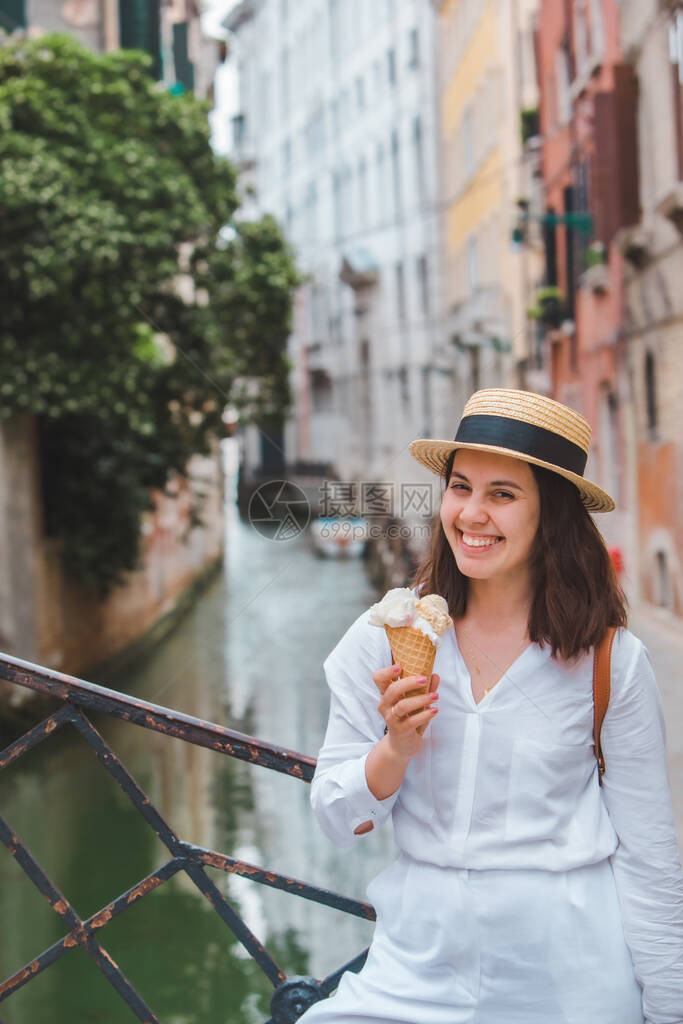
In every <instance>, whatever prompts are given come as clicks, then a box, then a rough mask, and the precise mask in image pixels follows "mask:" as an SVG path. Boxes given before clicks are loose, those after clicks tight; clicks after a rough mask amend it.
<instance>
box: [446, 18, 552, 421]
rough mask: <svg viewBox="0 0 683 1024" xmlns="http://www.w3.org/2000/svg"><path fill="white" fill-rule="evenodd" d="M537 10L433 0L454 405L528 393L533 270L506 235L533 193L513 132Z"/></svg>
mask: <svg viewBox="0 0 683 1024" xmlns="http://www.w3.org/2000/svg"><path fill="white" fill-rule="evenodd" d="M537 7H538V3H537V2H536V0H522V2H517V3H500V2H497V0H488V2H485V3H481V2H478V0H442V2H441V3H440V4H438V8H439V26H438V32H437V37H438V41H439V43H438V57H437V64H438V91H439V112H440V150H441V160H440V164H441V177H440V182H441V193H440V209H441V213H442V245H443V252H444V258H443V266H444V294H443V299H444V304H445V310H444V312H445V319H446V323H447V329H448V338H449V343H450V345H451V346H452V358H453V360H454V363H455V365H456V367H457V372H458V377H459V381H460V385H461V386H460V391H461V393H462V402H461V403H460V404H461V405H462V404H464V401H465V400H466V398H467V396H468V394H470V393H471V392H472V391H475V390H477V389H478V388H480V387H492V386H494V387H495V386H498V387H500V386H501V385H506V386H525V385H526V383H527V382H526V370H527V368H528V365H529V363H530V361H532V360H531V356H532V355H533V351H534V345H533V331H529V329H528V325H527V316H526V308H527V306H528V305H529V301H530V296H531V295H532V293H533V285H534V284H535V282H536V279H537V277H538V275H539V273H540V270H541V266H540V263H539V256H538V249H537V246H534V245H533V240H534V237H535V236H534V233H533V232H531V231H530V230H528V229H525V241H526V244H525V245H521V244H519V240H515V237H514V231H515V228H516V226H517V225H518V223H519V222H520V219H521V217H522V215H523V214H524V213H526V214H527V215H528V212H529V210H530V209H531V208H532V206H533V204H532V197H533V195H534V194H535V191H537V188H536V178H535V176H534V173H533V172H534V163H537V159H536V160H534V152H536V153H537V150H538V146H536V147H535V150H534V147H533V146H525V134H523V131H522V128H523V125H524V124H525V123H526V122H525V119H524V118H523V117H522V112H523V111H527V112H532V113H533V112H534V111H535V109H536V108H537V106H538V85H537V75H536V59H535V52H534V45H533V42H534V28H535V22H534V19H535V14H536V9H537ZM537 134H538V133H537V129H536V128H534V130H533V131H531V132H527V133H526V137H528V138H529V139H530V138H531V137H532V135H533V136H534V137H536V136H537ZM532 326H533V325H532ZM459 411H460V410H459V409H458V410H456V412H459Z"/></svg>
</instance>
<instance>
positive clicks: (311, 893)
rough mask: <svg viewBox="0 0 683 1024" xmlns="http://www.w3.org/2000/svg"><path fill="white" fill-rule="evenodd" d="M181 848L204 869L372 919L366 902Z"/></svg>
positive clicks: (198, 848)
mask: <svg viewBox="0 0 683 1024" xmlns="http://www.w3.org/2000/svg"><path fill="white" fill-rule="evenodd" d="M180 849H182V850H183V851H184V853H185V854H186V856H187V857H188V858H192V859H193V860H198V861H201V863H202V864H206V866H207V867H210V868H218V869H219V870H220V871H227V872H229V873H230V874H233V875H242V876H243V877H245V878H249V879H250V880H251V881H252V882H259V883H260V884H261V885H270V886H272V887H273V888H274V889H280V890H282V891H283V892H291V893H293V894H294V895H295V896H301V897H303V899H305V900H312V901H313V902H314V903H322V904H324V905H325V906H327V907H334V909H335V910H343V911H344V912H345V913H346V914H353V915H354V917H364V918H367V920H369V921H374V920H375V910H374V907H371V906H370V904H369V903H361V902H360V900H352V899H351V898H350V897H348V896H339V895H338V894H337V893H336V892H330V890H329V889H319V888H318V887H317V886H315V885H309V884H308V882H300V881H298V879H296V878H287V877H286V876H283V875H278V874H276V873H275V872H274V871H266V870H265V868H258V867H256V865H254V864H247V862H246V861H243V860H235V858H234V857H228V856H227V854H225V853H216V852H215V851H214V850H205V849H203V848H202V847H201V846H192V845H191V844H190V843H181V844H180Z"/></svg>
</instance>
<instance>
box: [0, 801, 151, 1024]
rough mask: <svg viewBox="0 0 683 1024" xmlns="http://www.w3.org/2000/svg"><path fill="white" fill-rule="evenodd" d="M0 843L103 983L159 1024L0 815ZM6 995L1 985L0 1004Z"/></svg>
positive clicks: (30, 973) (25, 977) (148, 1022)
mask: <svg viewBox="0 0 683 1024" xmlns="http://www.w3.org/2000/svg"><path fill="white" fill-rule="evenodd" d="M0 842H3V843H4V844H5V846H6V847H7V849H8V850H9V852H10V853H11V854H12V856H13V857H14V859H15V860H16V862H17V864H19V866H20V867H21V868H22V869H23V871H24V872H25V873H26V874H27V875H28V877H29V878H30V879H31V881H32V882H33V884H34V885H35V887H36V888H37V889H38V891H39V892H41V893H42V894H43V896H45V897H46V898H47V900H48V902H49V904H50V906H51V907H52V909H53V910H54V911H55V913H56V914H58V915H59V916H60V917H61V918H62V919H63V920H64V921H66V923H67V925H68V926H69V929H70V931H71V932H72V933H73V934H74V935H75V938H74V941H75V942H77V943H78V945H80V946H82V947H83V948H84V949H85V950H87V952H88V953H89V954H90V956H91V958H92V959H93V960H94V962H95V963H96V964H97V966H98V967H99V969H100V970H101V971H102V973H103V974H104V976H105V978H106V979H107V981H108V982H109V983H110V984H111V985H112V986H113V988H114V989H115V990H116V991H117V992H118V994H119V995H120V996H122V997H123V998H124V999H125V1000H126V1002H127V1003H128V1005H129V1006H130V1008H131V1010H132V1011H133V1013H134V1014H135V1015H136V1016H137V1018H138V1020H141V1021H145V1022H146V1024H159V1021H158V1020H157V1018H156V1017H155V1016H154V1014H153V1013H152V1011H151V1010H150V1008H149V1006H147V1004H146V1003H145V1001H144V1000H143V999H142V998H141V997H140V996H139V995H138V993H137V992H136V991H135V989H134V988H133V986H132V985H131V983H130V982H129V981H128V979H127V978H126V976H125V975H124V973H123V972H122V970H121V968H120V967H119V966H118V964H116V963H115V961H114V960H113V959H112V958H111V957H110V955H109V953H107V951H106V950H105V949H103V948H102V946H101V945H100V944H99V942H98V941H97V939H95V938H94V937H93V936H92V935H88V934H86V933H85V932H84V931H83V922H82V921H81V919H80V917H79V916H78V914H77V913H76V911H75V910H74V909H73V907H72V906H71V904H70V903H69V901H68V900H67V899H66V898H65V897H64V896H62V894H61V892H60V891H59V889H58V888H57V886H56V885H55V884H54V882H52V881H51V880H50V879H49V878H48V876H47V875H46V874H45V872H44V871H43V869H42V868H41V867H40V865H39V864H38V862H37V860H36V859H35V858H34V857H33V856H32V854H31V853H30V852H29V850H28V849H27V848H26V846H25V845H24V844H23V843H22V842H21V840H20V839H19V836H18V835H17V834H16V832H13V831H12V829H11V828H10V827H9V825H8V823H7V822H6V821H5V819H4V818H3V817H2V815H0ZM55 959H57V957H55ZM52 962H54V961H52ZM32 966H33V964H29V965H28V968H24V971H23V978H22V980H21V981H18V982H17V983H15V984H14V986H13V987H12V990H11V991H12V992H14V991H16V989H17V988H20V987H21V985H22V984H25V983H26V982H27V981H29V980H30V978H31V977H33V976H34V974H35V973H36V971H35V970H32ZM8 995H10V991H8V990H7V982H5V983H4V984H3V985H1V986H0V1002H1V1001H2V1000H3V999H6V998H7V996H8Z"/></svg>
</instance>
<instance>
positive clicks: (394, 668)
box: [391, 665, 401, 675]
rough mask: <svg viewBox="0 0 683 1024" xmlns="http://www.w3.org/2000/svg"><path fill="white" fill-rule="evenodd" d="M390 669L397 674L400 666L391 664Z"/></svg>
mask: <svg viewBox="0 0 683 1024" xmlns="http://www.w3.org/2000/svg"><path fill="white" fill-rule="evenodd" d="M391 671H392V672H393V674H394V675H397V673H399V672H400V671H401V666H400V665H392V666H391Z"/></svg>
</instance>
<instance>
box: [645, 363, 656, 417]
mask: <svg viewBox="0 0 683 1024" xmlns="http://www.w3.org/2000/svg"><path fill="white" fill-rule="evenodd" d="M645 407H646V411H647V426H648V430H649V431H650V433H651V434H654V433H655V431H656V430H657V391H656V387H655V357H654V356H653V354H652V352H650V351H648V352H646V353H645Z"/></svg>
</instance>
